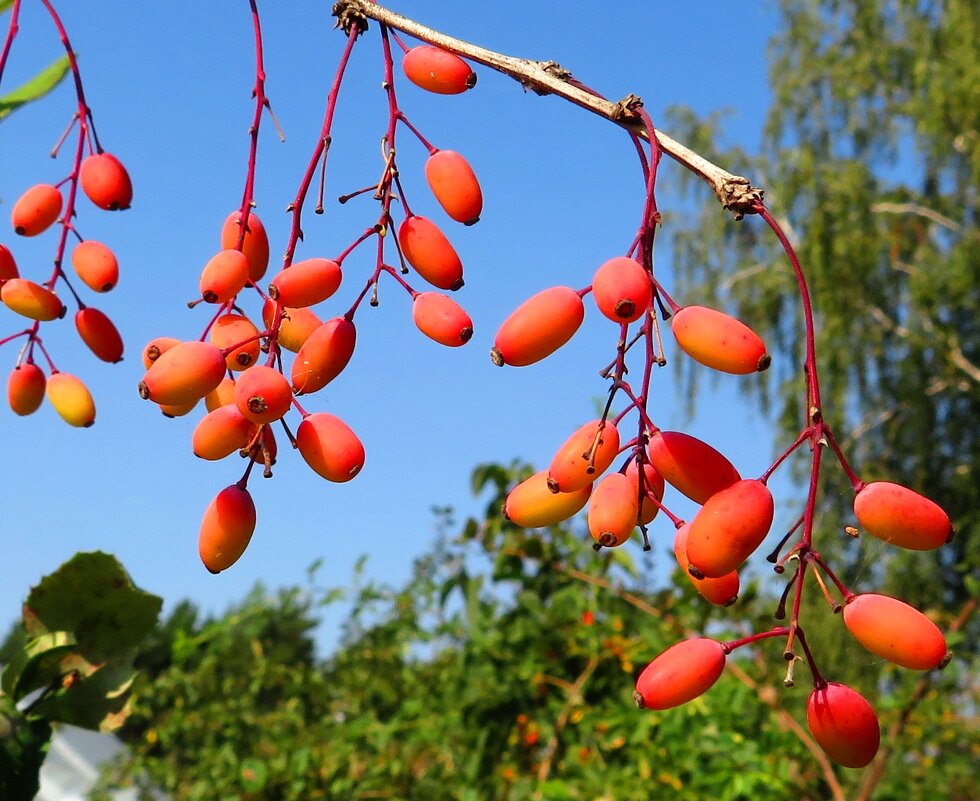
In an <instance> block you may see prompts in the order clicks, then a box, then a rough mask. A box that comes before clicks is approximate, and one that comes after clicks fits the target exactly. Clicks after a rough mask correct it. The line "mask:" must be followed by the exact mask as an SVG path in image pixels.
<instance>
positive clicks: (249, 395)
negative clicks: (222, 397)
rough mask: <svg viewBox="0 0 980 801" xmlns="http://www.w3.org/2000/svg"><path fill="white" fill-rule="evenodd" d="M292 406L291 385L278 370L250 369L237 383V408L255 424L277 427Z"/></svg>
mask: <svg viewBox="0 0 980 801" xmlns="http://www.w3.org/2000/svg"><path fill="white" fill-rule="evenodd" d="M292 403H293V392H292V390H291V389H290V387H289V382H288V381H287V380H286V377H285V376H284V375H283V374H282V373H280V372H279V371H278V370H276V369H275V368H274V367H269V366H268V365H264V364H257V365H255V366H254V367H249V368H248V369H247V370H246V371H245V372H243V373H242V374H241V375H240V376H238V380H237V381H236V382H235V405H236V406H237V407H238V409H239V411H241V413H242V414H243V415H245V417H247V418H248V419H249V420H251V421H252V422H253V423H259V424H261V423H274V422H275V421H276V420H278V419H279V418H281V417H282V416H283V415H285V414H286V412H288V411H289V407H290V406H292Z"/></svg>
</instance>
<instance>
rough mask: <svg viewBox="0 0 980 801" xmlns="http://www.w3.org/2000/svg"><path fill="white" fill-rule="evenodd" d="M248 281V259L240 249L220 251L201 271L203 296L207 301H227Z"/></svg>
mask: <svg viewBox="0 0 980 801" xmlns="http://www.w3.org/2000/svg"><path fill="white" fill-rule="evenodd" d="M247 282H248V259H247V258H245V254H244V253H242V252H241V251H240V250H232V249H227V250H221V251H218V253H216V254H215V255H214V256H212V257H211V259H210V260H209V261H208V263H207V264H205V265H204V269H203V270H202V271H201V281H200V289H201V297H202V298H204V300H205V302H207V303H225V302H226V301H229V300H231V299H232V298H233V297H235V295H237V294H238V293H239V292H241V291H242V289H243V288H244V286H245V284H246V283H247Z"/></svg>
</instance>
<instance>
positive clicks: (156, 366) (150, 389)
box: [138, 341, 226, 406]
mask: <svg viewBox="0 0 980 801" xmlns="http://www.w3.org/2000/svg"><path fill="white" fill-rule="evenodd" d="M225 369H226V365H225V357H224V356H222V355H221V351H220V350H218V348H216V347H215V346H214V345H212V344H211V343H210V342H197V341H191V342H181V343H180V344H178V345H174V346H173V347H172V348H169V349H168V350H166V351H164V352H163V353H161V354H160V356H159V357H158V358H157V359H156V361H154V362H153V363H152V364H151V365H150V367H149V369H148V370H147V371H146V374H145V375H144V376H143V380H142V381H141V382H140V383H139V387H138V388H139V393H140V397H141V398H143V400H151V401H153V402H154V403H159V404H163V405H164V406H181V405H183V404H185V403H189V402H190V401H198V400H200V399H201V398H203V397H204V396H205V395H207V394H208V393H209V392H210V391H211V390H213V389H214V388H215V387H217V386H218V384H220V383H221V379H223V378H224V377H225Z"/></svg>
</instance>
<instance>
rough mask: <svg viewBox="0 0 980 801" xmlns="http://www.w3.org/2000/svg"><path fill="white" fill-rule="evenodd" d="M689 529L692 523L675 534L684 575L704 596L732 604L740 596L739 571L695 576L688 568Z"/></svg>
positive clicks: (713, 600) (678, 560)
mask: <svg viewBox="0 0 980 801" xmlns="http://www.w3.org/2000/svg"><path fill="white" fill-rule="evenodd" d="M688 531H690V525H683V526H681V527H680V528H679V529H677V533H676V534H675V535H674V557H675V558H676V559H677V564H679V565H680V567H681V570H682V571H683V572H684V575H685V576H687V577H688V579H690V581H691V584H693V585H694V589H696V590H697V591H698V594H699V595H700V596H701V597H702V598H704V599H706V600H708V601H710V602H711V603H713V604H717V605H718V606H730V605H731V604H732V603H734V602H735V599H736V598H737V597H738V589H739V581H738V573H737V572H736V571H734V570H733V571H732V572H731V573H726V574H725V575H724V576H719V577H718V578H695V577H694V576H692V575H691V573H690V571H689V570H688V569H687V566H688V565H689V564H690V560H689V559H688V557H687V533H688Z"/></svg>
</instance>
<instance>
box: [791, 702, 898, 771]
mask: <svg viewBox="0 0 980 801" xmlns="http://www.w3.org/2000/svg"><path fill="white" fill-rule="evenodd" d="M806 722H807V725H808V726H809V727H810V731H811V732H812V733H813V739H814V740H816V741H817V743H818V744H819V745H820V747H821V748H822V749H823V750H824V751H825V752H826V754H827V756H829V757H830V758H831V759H832V760H834V762H836V763H837V764H839V765H843V766H844V767H845V768H863V767H864V766H865V765H867V764H868V763H870V762H871V760H872V759H874V758H875V754H877V753H878V744H879V742H880V740H881V730H880V728H879V726H878V716H877V715H875V711H874V709H873V708H872V706H871V704H869V703H868V701H867V700H866V699H865V697H864V696H863V695H861V694H860V693H859V692H857V691H856V690H852V689H851V688H850V687H848V686H846V685H844V684H837V683H836V682H831V683H829V684H826V685H825V686H823V687H819V688H817V689H815V690H813V692H811V693H810V698H809V700H808V701H807V704H806Z"/></svg>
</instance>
